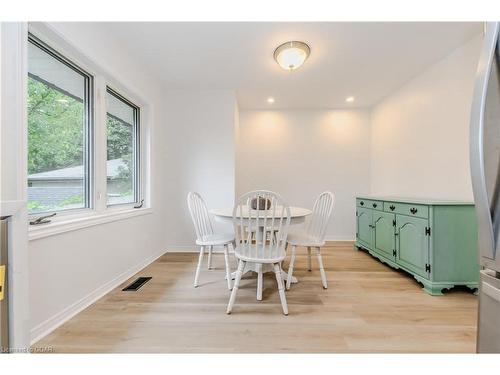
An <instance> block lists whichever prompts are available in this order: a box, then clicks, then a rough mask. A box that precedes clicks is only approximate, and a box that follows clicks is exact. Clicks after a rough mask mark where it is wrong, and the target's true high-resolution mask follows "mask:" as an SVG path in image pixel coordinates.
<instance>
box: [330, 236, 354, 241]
mask: <svg viewBox="0 0 500 375" xmlns="http://www.w3.org/2000/svg"><path fill="white" fill-rule="evenodd" d="M355 240H356V238H354V237H353V236H325V241H355Z"/></svg>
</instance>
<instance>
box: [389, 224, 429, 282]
mask: <svg viewBox="0 0 500 375" xmlns="http://www.w3.org/2000/svg"><path fill="white" fill-rule="evenodd" d="M427 226H428V221H427V219H421V218H417V217H409V216H404V215H396V233H397V240H396V262H397V263H398V264H400V265H402V266H403V267H406V268H407V269H408V270H409V271H411V272H415V273H416V274H418V275H420V276H423V277H426V278H428V277H429V273H428V271H427V270H426V265H427V264H428V263H429V236H427V235H426V233H425V229H426V227H427Z"/></svg>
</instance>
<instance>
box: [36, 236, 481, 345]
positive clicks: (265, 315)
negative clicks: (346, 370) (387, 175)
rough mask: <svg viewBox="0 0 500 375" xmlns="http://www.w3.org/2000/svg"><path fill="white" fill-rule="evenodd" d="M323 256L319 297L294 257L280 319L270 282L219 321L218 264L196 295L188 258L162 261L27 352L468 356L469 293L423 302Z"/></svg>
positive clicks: (340, 249)
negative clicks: (138, 285)
mask: <svg viewBox="0 0 500 375" xmlns="http://www.w3.org/2000/svg"><path fill="white" fill-rule="evenodd" d="M299 253H301V254H304V253H305V250H304V249H300V251H299ZM324 254H325V255H324V261H325V267H326V270H327V276H328V283H329V288H328V290H323V288H322V287H321V282H320V275H319V271H318V270H317V265H316V262H314V261H313V272H307V271H306V270H305V264H306V258H305V256H303V255H302V256H299V257H298V258H297V263H296V264H297V265H296V272H295V273H294V275H296V276H297V277H298V278H299V281H300V282H299V284H295V285H293V286H292V289H291V290H290V291H288V292H287V299H288V306H289V310H290V315H289V316H287V317H285V316H283V315H282V314H281V306H280V302H279V298H278V293H277V289H276V281H275V279H274V277H273V275H272V274H267V275H266V276H265V278H264V293H263V301H260V302H259V301H256V299H255V292H256V278H255V275H253V276H247V277H246V278H245V279H244V280H242V286H241V289H240V290H239V293H238V296H237V299H236V304H235V307H234V309H233V313H232V314H231V315H226V314H225V309H226V304H227V301H228V299H229V291H228V290H227V287H226V282H225V280H224V269H223V264H224V262H223V256H222V255H221V254H218V255H215V256H214V266H215V267H216V269H215V270H211V271H207V270H206V266H205V268H204V270H203V271H202V274H201V277H200V281H201V283H200V284H201V285H200V287H198V288H196V289H195V288H193V285H192V281H193V276H194V270H195V265H196V260H197V255H196V254H186V253H167V254H165V255H164V256H162V257H161V258H160V259H158V260H157V261H156V262H154V263H153V264H151V265H150V266H149V267H147V268H145V269H144V270H143V271H141V272H139V273H138V274H137V275H136V276H152V277H153V279H152V280H151V281H150V282H149V283H147V284H146V285H145V286H144V287H143V288H142V289H140V290H139V291H138V292H122V291H121V289H122V287H123V286H121V287H120V288H117V289H115V290H113V291H112V292H111V293H109V294H108V295H106V296H105V297H103V298H102V299H100V300H99V301H97V302H96V303H95V304H93V305H92V306H90V307H89V308H87V309H86V310H84V311H83V312H82V313H80V314H78V315H77V316H75V317H74V318H73V319H71V320H70V321H68V322H67V323H65V324H64V325H62V326H61V327H59V328H58V329H57V330H56V331H54V332H53V333H52V334H50V335H49V336H47V337H45V338H44V339H43V340H41V341H39V342H38V343H37V344H36V345H35V346H37V347H46V346H52V347H53V348H54V351H55V352H56V353H57V352H59V353H60V352H177V353H178V352H190V353H198V352H223V353H234V352H240V353H241V352H269V351H270V352H357V353H359V352H440V353H448V352H474V351H475V335H476V310H477V297H476V296H474V295H473V294H471V293H470V292H468V291H466V290H456V291H451V292H449V293H447V294H446V295H444V296H440V297H431V296H429V295H427V294H426V293H424V292H423V291H422V290H421V286H420V285H419V284H418V283H417V282H416V281H415V280H414V279H413V278H412V277H410V276H408V275H406V274H405V273H403V272H398V271H395V270H393V269H391V268H389V267H387V266H385V265H384V264H382V263H380V262H379V261H377V260H375V259H373V258H372V257H371V256H369V255H368V254H367V253H365V252H363V251H356V250H354V249H353V246H352V243H350V242H338V243H331V244H329V246H328V247H325V248H324ZM234 265H235V262H234ZM286 267H287V263H285V269H286ZM127 283H128V282H127ZM127 283H124V284H123V285H126V284H127Z"/></svg>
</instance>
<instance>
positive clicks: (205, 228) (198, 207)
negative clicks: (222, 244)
mask: <svg viewBox="0 0 500 375" xmlns="http://www.w3.org/2000/svg"><path fill="white" fill-rule="evenodd" d="M187 204H188V208H189V212H190V214H191V219H192V220H193V224H194V229H195V231H196V238H197V240H199V241H203V240H204V239H205V238H206V237H207V236H209V235H212V234H214V230H213V226H212V221H211V220H210V215H209V213H208V209H207V205H206V204H205V201H204V200H203V198H202V197H201V195H200V194H198V193H195V192H189V194H188V196H187Z"/></svg>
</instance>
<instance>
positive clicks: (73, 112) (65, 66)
mask: <svg viewBox="0 0 500 375" xmlns="http://www.w3.org/2000/svg"><path fill="white" fill-rule="evenodd" d="M91 94H92V77H91V76H90V75H89V74H87V73H86V72H85V71H83V70H82V69H80V68H79V67H78V66H76V65H75V64H73V63H72V62H70V61H69V60H67V59H66V58H64V57H63V56H61V55H60V54H59V53H57V52H55V51H54V50H52V49H51V48H50V47H48V46H47V45H45V44H44V43H42V42H41V41H40V40H38V39H37V38H35V37H33V36H31V35H30V37H29V42H28V95H27V100H28V103H27V112H28V211H29V212H30V213H40V212H47V211H60V210H69V209H79V208H86V207H90V206H91V197H90V191H91V189H90V186H91V162H90V161H91V153H90V143H91V142H90V141H91V124H92V121H91V118H92V116H91V113H92V101H91V98H92V95H91Z"/></svg>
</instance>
